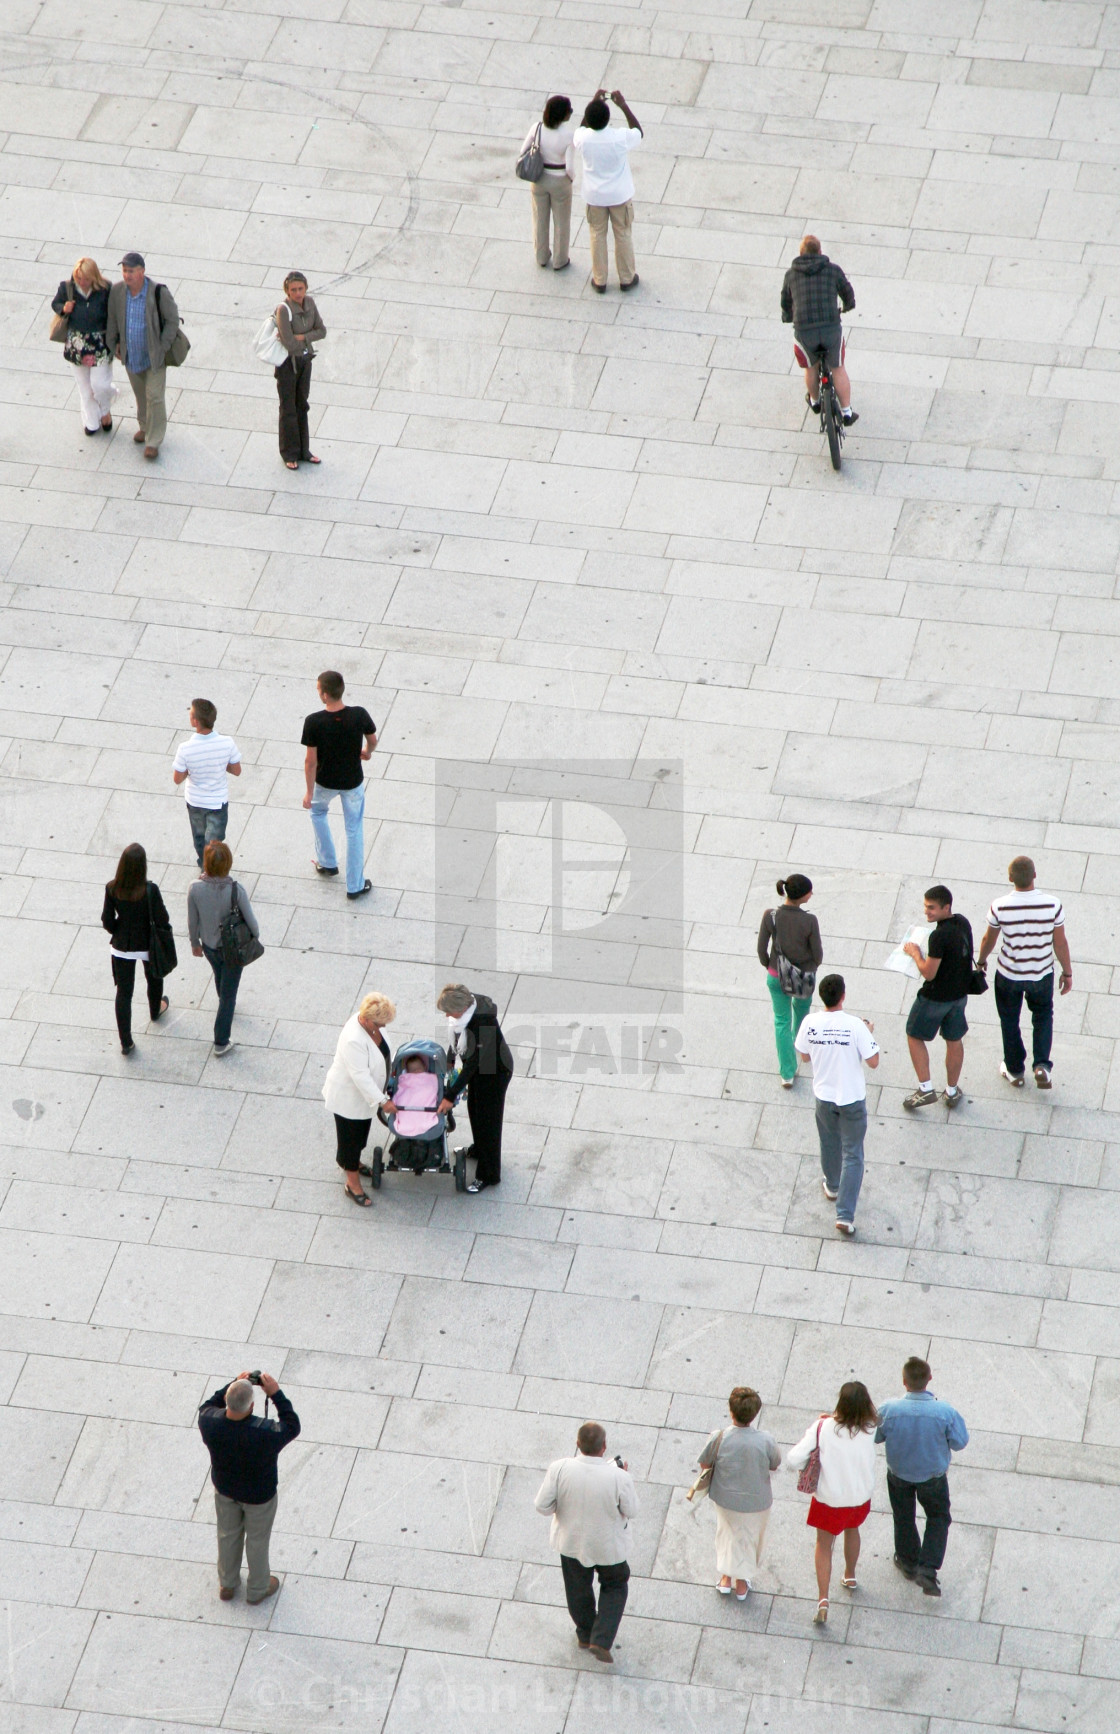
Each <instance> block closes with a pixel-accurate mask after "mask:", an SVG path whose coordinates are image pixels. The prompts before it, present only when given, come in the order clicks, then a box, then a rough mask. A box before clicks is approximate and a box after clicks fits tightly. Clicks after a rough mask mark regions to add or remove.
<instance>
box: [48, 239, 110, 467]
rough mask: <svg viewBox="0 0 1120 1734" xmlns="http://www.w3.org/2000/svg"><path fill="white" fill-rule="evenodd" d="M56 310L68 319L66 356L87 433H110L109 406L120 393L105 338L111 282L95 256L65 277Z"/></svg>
mask: <svg viewBox="0 0 1120 1734" xmlns="http://www.w3.org/2000/svg"><path fill="white" fill-rule="evenodd" d="M51 307H52V308H53V310H54V311H55V312H56V313H57V314H58V315H59V316H60V317H61V318H63V319H65V320H67V321H68V324H67V329H66V341H65V345H64V347H63V351H62V354H63V359H64V360H66V361H69V362H71V363H72V365H73V366H74V367H76V368H77V372H78V396H79V398H80V399H81V405H82V421H83V424H84V426H85V430H86V433H87V434H95V433H100V432H101V431H102V430H104V432H105V433H109V432H110V431H111V429H112V426H113V418H112V416H111V414H110V413H109V412H110V409H111V408H112V403H113V399H114V398H115V397H116V396H117V388H116V386H115V385H114V384H113V357H112V355H111V354H110V351H109V345H108V343H107V341H106V338H105V326H106V323H107V321H108V318H109V285H108V283H106V281H105V279H104V277H103V276H102V275H101V272H100V271H99V270H98V268H97V261H96V260H95V259H79V260H78V263H77V264H76V265H75V266H74V269H73V272H72V273H71V275H70V277H69V278H65V277H64V278H63V280H62V282H61V283H60V284H59V286H58V292H57V294H56V295H55V298H54V300H53V301H52V302H51Z"/></svg>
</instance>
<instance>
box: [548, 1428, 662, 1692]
mask: <svg viewBox="0 0 1120 1734" xmlns="http://www.w3.org/2000/svg"><path fill="white" fill-rule="evenodd" d="M629 1469H630V1465H629V1464H628V1463H623V1462H622V1461H621V1459H620V1458H614V1457H612V1458H608V1457H607V1435H606V1430H605V1429H604V1428H603V1427H602V1426H600V1424H599V1422H598V1421H585V1422H584V1423H583V1426H582V1427H581V1428H580V1430H579V1432H578V1433H577V1434H576V1454H575V1456H574V1457H560V1458H558V1459H557V1461H556V1462H555V1463H550V1464H549V1466H548V1472H547V1473H546V1475H545V1478H544V1480H543V1481H542V1482H541V1487H540V1492H539V1493H538V1494H537V1497H536V1499H535V1501H534V1504H535V1505H536V1508H537V1510H538V1511H539V1512H541V1514H542V1515H543V1516H549V1515H551V1517H552V1532H551V1537H550V1539H551V1542H552V1545H553V1547H554V1548H556V1550H557V1551H558V1553H559V1555H560V1569H561V1571H562V1572H563V1575H564V1594H565V1596H566V1597H567V1601H568V1612H569V1613H570V1614H571V1616H572V1623H573V1624H574V1626H575V1628H576V1640H577V1642H578V1643H579V1647H580V1649H581V1650H590V1651H591V1654H592V1655H593V1656H594V1657H596V1659H597V1660H598V1661H600V1662H613V1661H614V1657H613V1656H612V1655H611V1646H612V1645H613V1643H614V1640H615V1634H616V1633H617V1631H618V1626H619V1621H620V1620H621V1619H622V1611H623V1609H624V1608H625V1606H626V1596H627V1588H626V1586H627V1584H628V1583H629V1580H630V1567H629V1565H628V1564H627V1563H626V1555H627V1552H628V1549H629V1541H630V1535H629V1522H630V1519H631V1518H632V1517H636V1516H637V1514H638V1496H637V1494H636V1493H635V1491H634V1482H633V1479H632V1478H631V1476H630V1473H629ZM596 1573H598V1577H599V1605H598V1607H596V1605H595V1576H596Z"/></svg>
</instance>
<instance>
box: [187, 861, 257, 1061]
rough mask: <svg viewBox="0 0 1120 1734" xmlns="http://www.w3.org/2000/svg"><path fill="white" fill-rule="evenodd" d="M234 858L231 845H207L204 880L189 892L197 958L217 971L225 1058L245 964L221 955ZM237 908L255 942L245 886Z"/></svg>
mask: <svg viewBox="0 0 1120 1734" xmlns="http://www.w3.org/2000/svg"><path fill="white" fill-rule="evenodd" d="M232 866H233V855H232V853H231V851H230V848H229V845H228V844H227V843H207V845H206V849H205V852H204V854H203V857H202V878H201V879H196V880H195V882H194V884H193V885H192V886H191V888H190V890H189V891H188V892H187V931H188V932H189V934H190V940H191V950H192V952H193V953H194V955H195V957H205V959H206V961H207V963H208V964H209V965H210V968H211V969H212V970H213V971H214V986H215V987H216V988H217V990H218V1014H217V1016H216V1017H215V1019H214V1052H215V1054H216V1055H217V1056H218V1058H219V1059H221V1058H224V1057H225V1055H226V1054H228V1053H229V1051H230V1049H231V1048H232V1047H233V1045H234V1044H233V1043H232V1042H231V1041H230V1039H229V1035H230V1030H231V1029H232V1028H233V1010H234V1007H235V1006H236V1004H237V989H238V987H239V986H240V984H241V965H240V964H239V963H227V962H226V961H225V959H224V958H223V956H222V953H221V943H222V922H223V921H224V920H225V918H226V916H227V915H228V914H229V912H230V909H231V908H232V906H233V887H234V884H235V881H234V880H232V879H231V878H230V876H229V872H230V868H231V867H232ZM237 906H238V908H239V909H240V911H241V913H242V915H243V916H244V917H245V922H246V925H247V926H248V928H249V931H250V933H252V935H253V937H254V938H255V939H259V938H260V931H261V930H260V926H259V924H258V922H257V918H256V916H255V915H254V914H253V909H252V905H251V904H250V902H249V899H248V898H247V897H246V895H245V888H244V886H242V885H238V887H237Z"/></svg>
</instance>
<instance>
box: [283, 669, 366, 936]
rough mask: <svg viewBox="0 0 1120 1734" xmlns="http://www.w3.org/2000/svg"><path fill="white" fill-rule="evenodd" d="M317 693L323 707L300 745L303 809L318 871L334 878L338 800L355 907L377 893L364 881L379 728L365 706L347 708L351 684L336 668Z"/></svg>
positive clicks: (306, 727) (312, 718)
mask: <svg viewBox="0 0 1120 1734" xmlns="http://www.w3.org/2000/svg"><path fill="white" fill-rule="evenodd" d="M318 688H319V697H320V699H321V700H322V702H323V708H322V710H317V711H312V713H311V715H310V716H309V717H308V718H307V720H306V721H305V722H304V725H303V736H302V740H301V745H303V746H305V747H306V748H307V753H306V755H305V757H304V761H303V773H304V777H305V779H306V782H307V793H306V794H305V795H304V797H303V804H304V807H305V808H307V809H308V810H309V812H310V814H311V828H312V830H313V831H314V833H315V871H316V873H320V874H322V875H323V877H324V878H328V879H333V878H335V877H336V875H337V873H338V857H337V855H336V854H335V849H334V839H333V837H332V836H331V827H330V820H329V819H328V817H327V810H328V808H329V807H330V804H331V802H332V801H333V800H334V797H335V796H336V795H337V796H338V798H339V800H340V802H341V804H342V817H343V822H344V824H345V826H346V895H347V897H348V898H349V899H350V901H351V902H353V901H354V899H355V898H358V897H364V896H365V895H366V893H367V892H369V891H372V890H373V885H372V883H371V881H370V880H368V879H367V878H366V876H365V835H364V831H363V821H364V819H365V811H366V790H365V778H364V776H363V773H362V761H363V759H368V758H369V757H370V756H371V754H372V753H373V749H374V747H375V746H376V745H377V724H376V723H375V722H374V720H373V718H372V717H371V716H370V714H369V712H368V710H366V708H365V706H364V705H360V704H353V705H351V704H343V702H342V695H343V693H344V692H345V691H346V682H345V681H344V680H343V678H342V676H341V675H340V674H339V672H338V670H337V669H334V668H327V669H324V670H323V673H322V674H321V675H320V676H319V681H318Z"/></svg>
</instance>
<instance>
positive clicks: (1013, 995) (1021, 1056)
mask: <svg viewBox="0 0 1120 1734" xmlns="http://www.w3.org/2000/svg"><path fill="white" fill-rule="evenodd" d="M1024 999H1025V1000H1026V1002H1027V1005H1028V1006H1029V1008H1030V1014H1031V1046H1032V1047H1033V1049H1034V1057H1033V1058H1032V1060H1031V1064H1032V1066H1045V1067H1046V1070H1047V1071H1049V1070H1050V1046H1051V1043H1052V1042H1053V1040H1054V971H1053V970H1051V971H1050V974H1049V975H1044V976H1043V978H1042V980H1041V981H1012V980H1011V977H1010V976H1007V975H1001V974H1000V973H999V970H998V969H997V970H996V1010H997V1012H998V1013H999V1023H1000V1029H1001V1030H1002V1031H1003V1063H1004V1065H1005V1066H1006V1067H1007V1069H1008V1071H1009V1072H1010V1073H1011V1074H1012V1076H1013V1077H1016V1078H1019V1077H1021V1076H1022V1074H1023V1069H1024V1067H1025V1066H1026V1063H1027V1050H1026V1048H1025V1047H1024V1046H1023V1037H1022V1034H1021V1033H1020V1030H1019V1018H1020V1016H1021V1015H1022V1010H1023V1001H1024Z"/></svg>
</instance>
